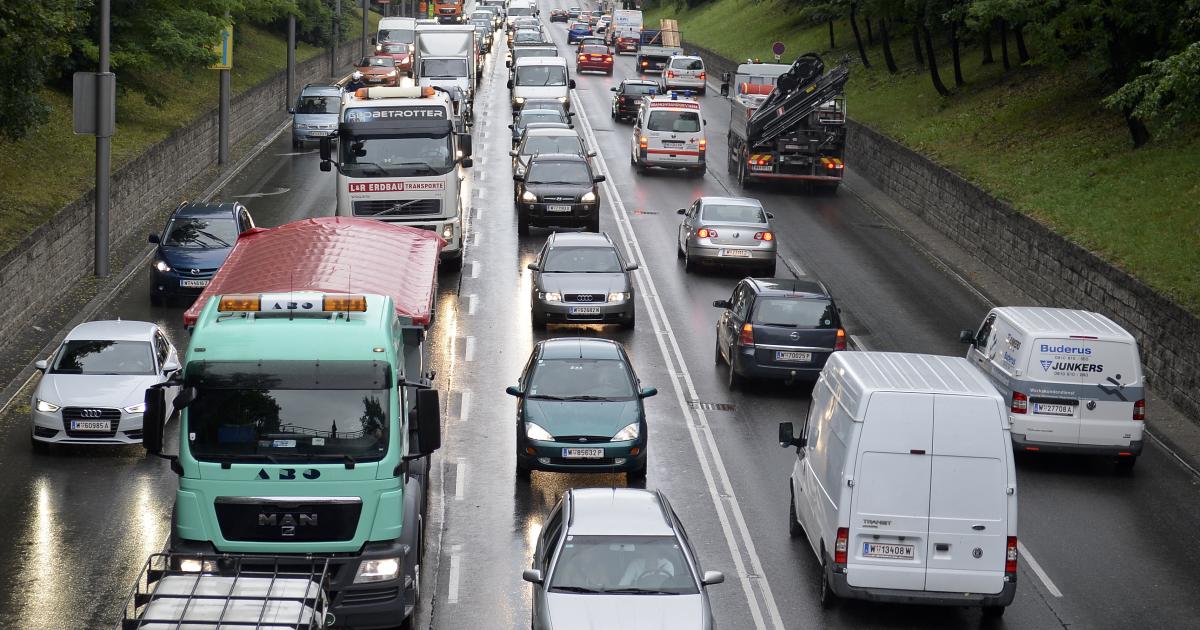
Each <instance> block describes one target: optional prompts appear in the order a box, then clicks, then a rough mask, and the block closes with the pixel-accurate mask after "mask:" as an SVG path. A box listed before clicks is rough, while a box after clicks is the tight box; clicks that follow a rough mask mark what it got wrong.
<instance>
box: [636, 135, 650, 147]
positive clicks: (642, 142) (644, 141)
mask: <svg viewBox="0 0 1200 630" xmlns="http://www.w3.org/2000/svg"><path fill="white" fill-rule="evenodd" d="M638 146H639V147H641V148H643V149H645V148H646V147H648V146H650V141H649V140H648V139H646V136H641V137H640V138H638Z"/></svg>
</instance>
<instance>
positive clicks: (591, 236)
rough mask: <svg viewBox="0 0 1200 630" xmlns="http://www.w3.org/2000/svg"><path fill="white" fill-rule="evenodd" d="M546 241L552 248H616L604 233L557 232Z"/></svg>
mask: <svg viewBox="0 0 1200 630" xmlns="http://www.w3.org/2000/svg"><path fill="white" fill-rule="evenodd" d="M546 240H547V241H548V244H549V245H550V246H551V247H554V246H563V247H568V246H569V247H616V245H614V244H613V242H612V238H610V237H609V236H608V234H606V233H604V232H600V233H595V232H555V233H554V234H551V235H550V238H548V239H546Z"/></svg>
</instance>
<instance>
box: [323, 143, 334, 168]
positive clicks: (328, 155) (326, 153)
mask: <svg viewBox="0 0 1200 630" xmlns="http://www.w3.org/2000/svg"><path fill="white" fill-rule="evenodd" d="M332 159H333V142H331V141H330V140H329V138H321V161H322V162H328V161H330V160H332ZM321 170H326V169H321Z"/></svg>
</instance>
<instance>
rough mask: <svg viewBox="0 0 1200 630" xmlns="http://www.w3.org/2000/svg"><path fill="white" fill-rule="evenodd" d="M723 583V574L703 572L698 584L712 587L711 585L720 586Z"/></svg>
mask: <svg viewBox="0 0 1200 630" xmlns="http://www.w3.org/2000/svg"><path fill="white" fill-rule="evenodd" d="M724 581H725V574H724V573H721V572H720V571H705V572H704V579H702V580H700V583H701V584H703V585H705V586H712V585H713V584H720V583H722V582H724Z"/></svg>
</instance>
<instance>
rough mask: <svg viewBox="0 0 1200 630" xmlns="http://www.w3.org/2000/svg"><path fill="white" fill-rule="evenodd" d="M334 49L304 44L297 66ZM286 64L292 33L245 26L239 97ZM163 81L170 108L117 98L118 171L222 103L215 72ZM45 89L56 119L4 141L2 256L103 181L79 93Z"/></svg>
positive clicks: (353, 26)
mask: <svg viewBox="0 0 1200 630" xmlns="http://www.w3.org/2000/svg"><path fill="white" fill-rule="evenodd" d="M370 19H371V24H372V27H373V26H374V25H375V24H377V23H378V21H379V16H378V15H377V14H375V13H372V14H371V15H370ZM343 27H344V28H345V30H346V31H347V33H346V35H345V38H346V40H347V41H350V40H353V39H356V38H357V37H358V36H359V33H360V32H361V30H362V26H361V21H360V20H345V21H343ZM326 51H327V49H325V48H317V47H314V46H310V45H308V44H304V43H297V46H296V60H297V63H299V62H302V61H305V60H308V59H311V58H313V57H315V56H317V55H320V54H323V53H325V52H326ZM286 63H287V41H286V38H284V37H280V36H278V35H276V34H274V33H271V32H268V31H266V30H264V29H262V28H259V27H257V26H255V25H253V24H241V25H239V26H238V27H237V31H236V34H235V40H234V65H233V71H232V72H233V75H232V77H231V78H232V85H233V93H234V95H237V94H239V93H241V92H243V91H245V90H247V89H249V88H252V87H254V86H255V85H258V84H259V83H261V82H263V81H265V80H266V79H268V78H270V77H271V76H274V75H275V74H276V73H278V72H281V71H282V70H284V68H285V67H286ZM117 81H118V82H119V81H120V76H119V75H118V77H117ZM162 81H163V83H164V84H165V85H166V88H167V92H168V93H169V94H170V95H171V98H170V100H168V101H167V103H166V104H165V106H163V107H162V108H156V107H153V106H151V105H148V104H146V102H145V100H144V99H143V98H142V95H141V94H140V93H136V92H132V91H131V92H126V93H124V94H120V95H119V96H118V97H117V133H116V135H114V136H113V141H112V166H113V170H114V171H115V170H116V169H118V168H120V167H121V166H122V165H124V164H126V163H127V162H129V161H130V160H132V159H134V158H136V157H137V156H139V155H141V154H142V152H144V151H145V150H146V149H147V148H148V147H150V146H152V145H153V144H154V143H156V142H159V141H161V140H162V139H164V138H166V137H167V136H168V135H169V134H170V133H171V132H172V131H174V130H176V129H178V128H179V127H182V126H185V125H187V124H188V123H189V122H190V121H192V120H194V119H195V118H197V117H198V116H200V115H201V114H203V113H205V112H207V111H209V110H211V109H213V108H215V107H216V106H217V72H216V71H214V70H197V71H195V72H193V73H190V74H188V75H180V74H178V73H173V72H163V74H162ZM298 88H299V86H297V89H298ZM42 92H43V96H44V97H45V99H46V101H47V102H48V103H49V104H50V105H51V107H52V108H53V112H52V113H51V115H50V119H49V120H48V121H47V122H46V123H45V124H43V125H42V126H40V127H39V128H37V129H36V130H34V131H33V132H32V133H30V134H29V135H28V136H27V137H25V138H24V139H22V140H21V141H19V142H6V141H0V254H3V253H5V252H8V251H9V250H10V249H12V248H13V247H15V246H16V245H17V244H18V243H20V241H21V239H23V238H25V236H26V235H27V234H29V233H30V232H32V231H33V230H35V229H36V228H37V227H38V226H40V225H41V224H42V223H44V222H45V221H47V220H48V219H49V218H50V217H52V216H54V213H55V212H57V211H58V209H59V208H61V207H63V206H65V205H66V204H68V203H71V202H72V201H74V200H76V199H78V198H79V196H80V195H82V194H83V193H84V192H86V191H87V190H89V189H90V188H92V186H94V185H95V180H94V172H95V140H94V139H93V138H92V137H91V136H76V135H74V134H73V133H72V131H71V125H72V122H71V116H72V114H71V94H70V93H69V92H59V91H56V90H51V89H43V91H42Z"/></svg>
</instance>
